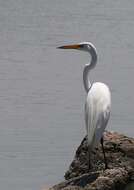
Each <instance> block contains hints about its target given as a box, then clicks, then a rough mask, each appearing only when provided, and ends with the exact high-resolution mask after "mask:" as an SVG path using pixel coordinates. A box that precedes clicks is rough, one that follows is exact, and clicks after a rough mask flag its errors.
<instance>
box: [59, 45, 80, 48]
mask: <svg viewBox="0 0 134 190" xmlns="http://www.w3.org/2000/svg"><path fill="white" fill-rule="evenodd" d="M57 48H60V49H79V48H80V45H79V44H73V45H65V46H60V47H57Z"/></svg>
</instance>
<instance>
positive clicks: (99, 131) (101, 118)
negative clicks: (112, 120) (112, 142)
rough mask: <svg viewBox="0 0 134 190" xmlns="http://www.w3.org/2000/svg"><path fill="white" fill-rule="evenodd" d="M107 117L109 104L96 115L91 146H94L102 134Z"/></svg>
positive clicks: (108, 115)
mask: <svg viewBox="0 0 134 190" xmlns="http://www.w3.org/2000/svg"><path fill="white" fill-rule="evenodd" d="M109 117H110V108H109V106H107V108H106V109H105V110H104V111H103V112H100V113H99V115H98V120H97V123H96V129H95V133H94V137H93V142H92V146H93V147H95V146H96V145H97V143H98V142H99V141H100V140H101V138H102V136H103V132H104V130H105V128H106V126H107V123H108V120H109Z"/></svg>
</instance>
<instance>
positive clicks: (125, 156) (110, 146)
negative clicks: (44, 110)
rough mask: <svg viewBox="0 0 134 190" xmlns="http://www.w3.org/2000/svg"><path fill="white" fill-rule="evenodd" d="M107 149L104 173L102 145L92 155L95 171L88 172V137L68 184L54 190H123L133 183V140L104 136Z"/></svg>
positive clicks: (83, 143) (79, 153) (71, 167)
mask: <svg viewBox="0 0 134 190" xmlns="http://www.w3.org/2000/svg"><path fill="white" fill-rule="evenodd" d="M104 149H105V152H106V158H107V161H108V169H106V170H105V167H104V158H103V152H102V149H101V145H100V144H99V145H98V147H96V148H95V149H94V151H93V152H92V156H91V160H92V163H91V164H92V168H91V169H90V171H88V161H87V157H88V156H87V154H88V153H87V150H88V148H87V137H85V138H84V139H83V140H82V142H81V144H80V146H79V147H78V149H77V151H76V154H75V157H74V160H73V161H72V163H71V165H70V167H69V170H68V171H67V172H66V173H65V179H66V180H65V181H64V182H62V183H59V184H58V185H55V186H53V187H52V188H51V190H61V189H64V190H67V189H68V190H76V189H77V190H78V189H81V190H82V189H83V190H116V189H117V190H119V189H121V190H123V188H124V187H125V185H126V184H127V183H128V182H129V181H131V180H134V139H133V138H130V137H126V136H124V135H121V134H118V133H116V132H105V134H104Z"/></svg>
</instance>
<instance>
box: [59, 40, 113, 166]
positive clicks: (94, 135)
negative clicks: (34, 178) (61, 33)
mask: <svg viewBox="0 0 134 190" xmlns="http://www.w3.org/2000/svg"><path fill="white" fill-rule="evenodd" d="M58 48H61V49H77V50H82V51H86V52H88V53H89V54H90V56H91V61H90V63H89V64H86V65H85V67H84V70H83V83H84V88H85V90H86V92H87V98H86V103H85V123H86V130H87V138H88V154H89V156H88V159H89V160H88V164H89V169H90V168H91V161H90V155H91V151H92V150H93V148H94V147H95V146H96V145H97V144H98V142H100V141H101V144H102V150H103V154H104V161H105V168H107V161H106V156H105V151H104V147H103V132H104V130H105V128H106V125H107V123H108V120H109V117H110V109H111V93H110V90H109V88H108V86H107V85H106V84H104V83H101V82H94V83H93V84H92V83H90V80H89V72H90V70H91V69H93V68H94V67H95V66H96V64H97V51H96V48H95V47H94V45H93V44H92V43H90V42H82V43H78V44H73V45H64V46H60V47H58Z"/></svg>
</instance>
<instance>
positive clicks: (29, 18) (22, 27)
mask: <svg viewBox="0 0 134 190" xmlns="http://www.w3.org/2000/svg"><path fill="white" fill-rule="evenodd" d="M133 36H134V1H125V0H118V1H117V0H116V1H115V0H113V1H110V0H102V1H99V0H94V1H93V0H85V1H80V0H70V1H63V0H55V1H52V0H38V1H36V0H27V1H26V0H23V1H21V0H10V1H9V0H6V1H4V0H0V189H4V190H9V189H10V190H15V189H19V190H37V189H42V187H43V186H45V185H52V184H54V183H57V182H58V181H60V180H61V179H63V174H64V172H65V171H66V169H67V168H68V166H69V164H70V161H71V160H72V159H73V155H74V151H75V149H76V147H77V146H78V144H79V143H80V141H81V140H82V138H83V137H84V135H85V128H84V101H85V98H86V94H85V91H84V88H83V84H82V71H83V67H84V65H85V64H86V63H87V61H89V55H87V54H85V53H83V52H75V51H74V52H73V51H61V50H57V49H56V46H59V45H63V44H65V43H73V42H81V41H91V42H93V43H94V44H95V46H96V47H97V50H98V56H99V60H98V65H97V67H96V69H95V70H94V71H93V72H92V73H91V80H92V81H102V82H105V83H107V84H108V85H109V87H110V89H111V92H112V114H111V119H110V122H109V125H108V129H109V130H115V131H119V132H121V133H124V134H126V135H129V136H132V137H133V136H134V130H133V123H134V117H133V114H134V106H133V105H134V97H133V94H134V88H133V82H134V37H133Z"/></svg>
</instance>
